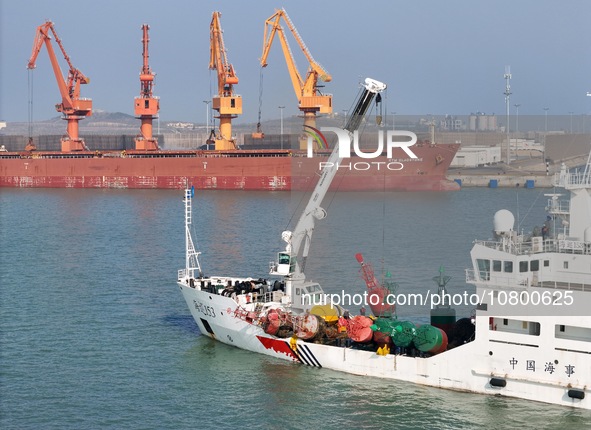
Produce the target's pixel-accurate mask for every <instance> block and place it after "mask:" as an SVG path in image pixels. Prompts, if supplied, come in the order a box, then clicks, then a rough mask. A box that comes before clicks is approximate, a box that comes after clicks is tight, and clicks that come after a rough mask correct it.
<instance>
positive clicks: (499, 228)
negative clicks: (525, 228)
mask: <svg viewBox="0 0 591 430" xmlns="http://www.w3.org/2000/svg"><path fill="white" fill-rule="evenodd" d="M514 225H515V217H514V216H513V214H512V213H511V211H508V210H507V209H501V210H500V211H497V212H496V213H495V216H494V218H493V226H494V232H495V234H497V235H499V236H504V235H507V234H508V233H509V232H511V231H513V226H514Z"/></svg>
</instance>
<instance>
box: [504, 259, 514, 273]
mask: <svg viewBox="0 0 591 430" xmlns="http://www.w3.org/2000/svg"><path fill="white" fill-rule="evenodd" d="M505 272H506V273H513V262H512V261H505Z"/></svg>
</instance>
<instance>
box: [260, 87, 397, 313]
mask: <svg viewBox="0 0 591 430" xmlns="http://www.w3.org/2000/svg"><path fill="white" fill-rule="evenodd" d="M362 87H363V88H362V90H361V93H360V94H359V96H358V97H357V100H356V101H355V104H354V105H355V108H354V109H353V111H352V112H351V115H349V118H348V119H347V124H345V127H344V131H343V132H344V133H345V135H346V137H347V138H348V139H349V142H350V141H351V137H352V135H353V133H354V132H355V130H358V129H359V125H360V124H361V122H362V121H363V118H364V117H365V115H366V113H367V112H368V110H369V109H370V107H371V103H372V101H373V100H374V98H375V102H376V104H381V97H378V96H379V95H380V93H381V92H383V91H384V90H385V89H386V84H384V83H382V82H379V81H376V80H375V79H370V78H366V79H365V83H363V84H362ZM340 139H341V136H340V135H339V140H340ZM342 161H343V157H342V156H341V155H340V153H339V145H338V144H336V145H335V146H334V149H333V150H332V153H331V154H330V156H329V158H328V160H327V162H325V163H324V167H323V169H322V172H321V173H320V177H319V178H318V182H317V184H316V188H314V191H312V194H311V195H310V199H309V200H308V203H307V205H306V207H305V208H304V211H303V212H302V214H301V215H300V218H299V220H298V222H297V224H296V226H295V228H294V229H293V230H291V231H289V230H286V231H284V232H283V233H282V234H281V238H282V239H283V241H285V242H286V243H287V245H286V246H285V250H284V251H281V252H279V253H278V254H277V261H274V262H272V263H271V265H270V272H269V273H270V274H272V275H282V276H283V277H284V282H285V288H286V290H285V291H286V292H287V294H288V295H290V296H291V297H294V298H295V301H294V305H295V304H296V302H297V300H298V299H300V298H301V297H297V296H298V294H300V292H298V288H300V291H302V290H301V287H302V286H303V285H305V283H306V282H307V281H305V273H304V269H305V266H306V260H307V258H308V254H309V252H310V244H311V241H312V234H313V233H314V228H315V224H316V220H322V219H324V218H326V216H327V213H326V210H325V209H323V208H322V207H321V206H320V205H321V204H322V200H323V199H324V196H325V195H326V193H327V192H328V189H329V187H330V184H331V183H332V181H333V179H334V177H335V175H336V174H337V171H338V169H339V166H340V165H341V163H342ZM306 288H307V286H306ZM311 288H312V289H313V288H315V287H311ZM308 291H309V292H312V290H310V289H309V290H308Z"/></svg>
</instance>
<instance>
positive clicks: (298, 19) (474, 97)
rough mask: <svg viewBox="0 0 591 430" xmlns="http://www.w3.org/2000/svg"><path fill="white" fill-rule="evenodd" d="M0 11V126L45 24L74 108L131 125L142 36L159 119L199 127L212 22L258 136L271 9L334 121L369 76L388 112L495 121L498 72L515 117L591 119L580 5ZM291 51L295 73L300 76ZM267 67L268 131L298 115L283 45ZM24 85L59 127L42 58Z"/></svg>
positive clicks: (30, 6)
mask: <svg viewBox="0 0 591 430" xmlns="http://www.w3.org/2000/svg"><path fill="white" fill-rule="evenodd" d="M0 1H1V3H0V119H1V120H6V121H26V120H27V104H28V91H27V88H28V84H27V81H28V72H27V70H26V64H27V61H28V59H29V57H30V55H31V47H32V43H33V38H34V35H35V29H36V27H37V26H38V25H40V24H42V23H43V22H44V21H45V20H46V19H50V20H52V21H53V22H54V23H55V27H56V30H57V32H58V35H59V36H60V38H61V39H62V41H63V44H64V46H65V48H66V50H67V52H68V54H69V55H70V57H71V59H72V62H73V64H74V65H75V66H76V67H77V68H79V69H80V70H81V71H82V72H83V73H84V74H86V75H87V76H89V77H90V79H91V82H90V84H89V85H86V86H83V92H82V95H83V96H85V97H90V98H92V99H93V106H94V109H100V110H105V111H109V112H124V113H128V114H132V115H133V98H134V97H135V96H137V95H138V94H139V88H140V87H139V77H138V75H139V71H140V68H141V64H142V58H141V52H142V51H141V30H140V27H141V25H142V24H143V23H147V24H149V25H150V65H151V67H152V70H153V71H154V72H155V73H156V86H155V89H154V93H155V95H157V96H159V97H160V98H161V118H162V119H163V120H179V121H192V122H203V121H204V120H205V118H204V117H205V105H204V103H203V100H207V99H209V98H210V95H211V94H212V91H213V89H214V88H215V87H216V81H215V74H214V72H210V71H209V70H208V61H209V24H210V22H211V14H212V12H213V11H214V10H218V11H220V12H222V18H221V23H222V27H223V29H224V40H225V43H226V47H227V50H228V56H229V61H230V62H231V63H232V64H233V65H234V68H235V69H236V71H237V74H238V77H239V79H240V83H239V84H238V85H237V86H236V90H237V92H238V93H239V94H241V95H242V97H243V105H244V114H243V115H242V116H241V117H240V118H239V120H238V122H254V121H256V117H257V111H258V99H259V96H258V94H259V72H260V66H259V62H258V59H259V58H260V56H261V51H262V41H263V29H264V21H265V19H266V18H268V17H269V16H271V15H272V14H273V13H274V10H275V8H279V7H285V9H286V10H287V12H288V13H289V15H290V17H291V19H292V21H293V22H294V24H295V25H296V27H297V28H298V30H299V32H300V34H301V36H302V38H303V39H304V41H305V42H306V44H307V45H308V47H309V49H310V51H311V52H312V54H313V55H314V57H315V58H316V60H317V61H319V62H320V63H321V64H323V65H324V67H325V68H326V69H327V70H328V71H329V72H330V73H331V75H332V77H333V80H332V82H330V83H328V84H326V87H325V89H324V90H325V91H326V92H330V93H332V94H333V103H334V107H335V111H337V112H340V111H342V110H344V109H348V108H349V105H350V103H351V100H353V98H354V97H355V94H356V91H357V82H358V81H359V78H360V77H361V76H363V77H365V76H370V77H373V78H375V79H379V80H381V81H384V82H386V83H388V85H389V89H388V96H387V97H388V100H387V109H388V112H397V113H398V114H403V113H405V114H426V113H432V114H469V113H470V112H476V111H480V112H486V113H497V114H503V113H504V111H505V105H504V96H503V91H504V86H505V82H504V80H503V74H504V70H505V66H506V65H510V66H511V72H512V74H513V79H512V81H511V86H512V88H511V90H512V92H513V95H512V96H511V104H514V103H519V104H521V107H520V108H519V109H520V110H519V113H520V115H521V114H525V115H527V114H529V115H542V114H543V113H544V111H543V108H544V107H549V108H550V111H549V114H553V115H560V114H568V113H569V112H574V113H575V114H583V113H590V112H591V97H586V96H585V94H586V92H587V91H591V25H590V23H589V20H590V18H591V1H588V0H567V1H557V0H519V1H515V0H494V1H493V0H489V1H474V0H448V1H441V0H413V1H410V0H408V1H375V0H374V1H366V2H359V1H349V0H342V1H334V0H324V1H320V2H319V1H308V0H299V1H286V0H284V1H283V2H282V3H280V2H277V1H268V0H258V1H256V2H255V1H250V2H246V1H227V0H220V1H190V0H182V1H177V0H170V1H167V2H164V1H161V0H160V1H157V0H143V1H141V2H140V1H135V0H125V1H122V0H118V1H113V0H101V1H94V2H92V1H86V2H72V1H71V0H70V1H63V0H52V1H42V0H32V1H17V0H10V1H9V0H0ZM290 42H291V46H292V50H294V51H296V53H297V55H296V60H297V63H298V66H299V67H300V69H301V72H302V73H303V72H304V69H305V66H306V62H305V60H304V58H303V56H301V55H300V54H299V52H297V46H296V44H295V41H293V39H290ZM56 49H57V47H56ZM60 60H62V62H61V63H60V64H61V66H62V72H64V73H65V71H66V65H65V62H64V61H63V59H62V58H61V56H60ZM268 63H269V66H268V67H267V68H266V69H264V72H263V75H264V78H263V79H264V88H263V119H272V118H277V117H279V110H278V108H277V107H278V106H279V105H285V106H286V108H285V111H284V114H285V115H295V114H297V112H298V111H297V103H296V98H295V94H294V93H293V89H292V86H291V83H290V81H289V76H288V73H287V68H286V66H285V61H284V59H283V55H282V53H281V49H280V45H279V43H274V45H273V49H272V54H271V56H270V58H269V60H268ZM33 75H34V76H33V82H34V98H33V103H34V105H33V106H34V119H35V120H42V119H48V118H51V117H55V116H57V115H58V114H57V112H56V111H55V110H54V107H53V106H54V105H55V104H56V103H57V102H59V101H60V96H59V92H58V89H57V84H56V83H55V78H54V76H53V72H52V70H51V67H50V64H49V60H48V57H47V52H46V51H45V48H43V50H42V52H41V53H40V54H39V57H38V60H37V69H36V70H35V72H34V74H33ZM512 109H514V108H513V107H512Z"/></svg>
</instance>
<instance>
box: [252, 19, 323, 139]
mask: <svg viewBox="0 0 591 430" xmlns="http://www.w3.org/2000/svg"><path fill="white" fill-rule="evenodd" d="M282 19H283V21H285V23H286V24H287V27H288V28H289V30H290V31H291V33H292V34H293V36H294V38H295V40H296V41H297V43H298V45H299V47H300V49H301V50H302V52H303V53H304V55H305V56H306V59H307V60H308V63H309V65H310V66H309V68H308V71H307V73H306V78H305V79H303V78H302V75H301V74H300V72H298V69H297V67H296V63H295V59H294V57H293V53H292V52H291V49H290V47H289V43H288V42H287V37H286V35H285V32H284V30H283V27H282V26H281V20H282ZM276 34H278V35H279V41H280V42H281V48H282V49H283V55H284V57H285V62H286V63H287V70H288V71H289V76H290V78H291V83H292V85H293V89H294V91H295V93H296V97H297V98H298V108H299V109H300V111H302V112H303V113H304V125H305V126H311V127H316V114H317V113H332V95H330V94H325V95H323V94H320V92H319V91H318V81H319V80H322V81H324V82H330V81H331V80H332V77H331V76H330V74H329V73H328V72H327V71H326V70H325V69H324V67H322V66H321V65H320V64H319V63H318V62H317V61H316V60H314V57H312V54H311V53H310V50H309V49H308V47H307V46H306V44H305V43H304V41H303V40H302V38H301V36H300V34H299V33H298V30H297V29H296V27H295V26H294V25H293V22H292V21H291V19H290V18H289V16H288V15H287V12H286V11H285V9H280V10H276V11H275V13H274V14H273V15H271V17H269V18H268V19H267V20H266V21H265V34H264V40H263V55H262V57H261V67H267V57H268V56H269V51H270V50H271V45H272V43H273V39H274V38H275V35H276ZM305 143H306V141H305V140H304V141H301V142H300V146H301V147H302V148H305ZM302 145H304V146H302Z"/></svg>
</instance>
